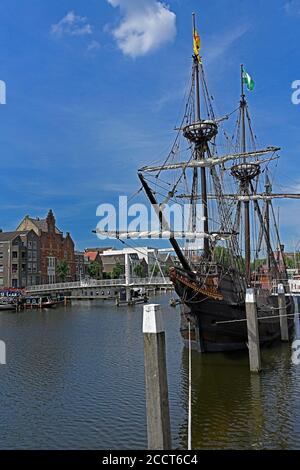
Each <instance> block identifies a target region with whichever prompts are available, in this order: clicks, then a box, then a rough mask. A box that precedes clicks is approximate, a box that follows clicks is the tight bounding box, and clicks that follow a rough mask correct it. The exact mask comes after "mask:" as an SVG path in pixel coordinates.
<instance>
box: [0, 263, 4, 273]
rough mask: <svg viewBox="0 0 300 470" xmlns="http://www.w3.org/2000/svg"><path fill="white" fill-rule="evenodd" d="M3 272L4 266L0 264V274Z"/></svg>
mask: <svg viewBox="0 0 300 470" xmlns="http://www.w3.org/2000/svg"><path fill="white" fill-rule="evenodd" d="M3 272H4V266H3V264H0V273H3Z"/></svg>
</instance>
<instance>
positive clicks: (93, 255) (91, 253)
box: [84, 249, 103, 279]
mask: <svg viewBox="0 0 300 470" xmlns="http://www.w3.org/2000/svg"><path fill="white" fill-rule="evenodd" d="M100 252H101V250H99V249H94V250H93V249H92V250H89V249H86V250H85V252H84V257H85V266H86V267H85V270H86V274H88V275H91V277H97V278H98V279H102V278H103V263H102V258H101V254H100ZM93 263H97V264H98V266H99V272H98V273H97V274H96V273H95V274H94V276H93V275H92V274H91V270H90V268H91V266H92V264H93Z"/></svg>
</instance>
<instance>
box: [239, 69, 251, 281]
mask: <svg viewBox="0 0 300 470" xmlns="http://www.w3.org/2000/svg"><path fill="white" fill-rule="evenodd" d="M243 73H244V66H243V65H241V119H242V134H241V151H242V152H243V153H246V107H247V102H246V97H245V91H244V77H243ZM245 163H246V159H245V158H244V164H245ZM242 191H243V194H244V195H245V196H247V195H248V194H249V180H248V179H245V180H244V182H243V187H242ZM244 217H245V270H246V282H247V285H249V284H250V280H251V235H250V233H251V232H250V202H249V201H245V202H244Z"/></svg>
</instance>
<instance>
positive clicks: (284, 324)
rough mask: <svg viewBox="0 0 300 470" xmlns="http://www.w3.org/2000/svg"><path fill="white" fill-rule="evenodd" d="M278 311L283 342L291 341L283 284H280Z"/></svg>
mask: <svg viewBox="0 0 300 470" xmlns="http://www.w3.org/2000/svg"><path fill="white" fill-rule="evenodd" d="M278 309H279V315H280V331H281V341H289V327H288V319H287V316H286V315H287V309H286V298H285V289H284V285H283V284H278Z"/></svg>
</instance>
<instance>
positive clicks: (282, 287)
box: [278, 284, 285, 294]
mask: <svg viewBox="0 0 300 470" xmlns="http://www.w3.org/2000/svg"><path fill="white" fill-rule="evenodd" d="M278 294H285V291H284V285H283V284H278Z"/></svg>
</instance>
